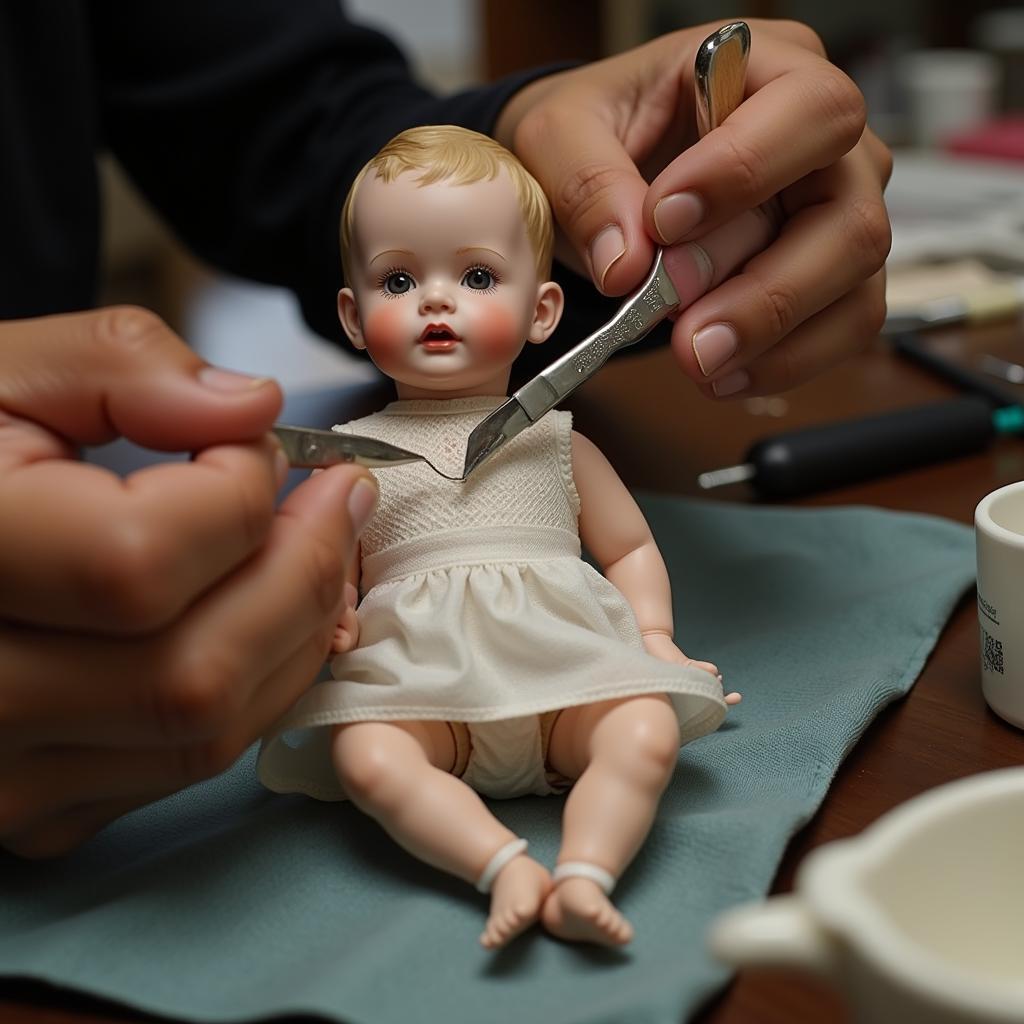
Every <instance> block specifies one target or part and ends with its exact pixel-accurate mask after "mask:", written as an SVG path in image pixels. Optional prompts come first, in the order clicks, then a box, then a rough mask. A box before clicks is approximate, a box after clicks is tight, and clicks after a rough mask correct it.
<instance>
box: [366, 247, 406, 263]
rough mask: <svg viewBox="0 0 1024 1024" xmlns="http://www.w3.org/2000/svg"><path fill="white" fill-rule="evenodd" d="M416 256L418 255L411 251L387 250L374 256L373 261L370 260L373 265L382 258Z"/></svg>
mask: <svg viewBox="0 0 1024 1024" xmlns="http://www.w3.org/2000/svg"><path fill="white" fill-rule="evenodd" d="M415 255H416V253H414V252H412V251H411V250H409V249H385V250H384V251H383V252H379V253H377V255H376V256H374V257H373V259H371V260H370V262H371V263H376V262H377V260H379V259H380V258H381V257H382V256H415Z"/></svg>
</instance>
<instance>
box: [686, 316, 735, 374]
mask: <svg viewBox="0 0 1024 1024" xmlns="http://www.w3.org/2000/svg"><path fill="white" fill-rule="evenodd" d="M691 344H692V345H693V354H694V355H695V356H696V357H697V362H698V364H699V365H700V372H701V373H703V374H704V376H705V377H709V376H710V375H711V374H712V373H714V372H715V370H717V369H718V368H719V367H720V366H722V365H724V364H725V362H726V361H727V360H729V359H731V358H732V356H733V354H734V353H735V352H736V349H737V348H739V344H740V339H739V337H738V336H737V334H736V331H735V330H733V328H732V327H730V326H729V324H708V326H707V327H702V328H701V329H700V330H699V331H695V332H694V335H693V338H692V339H691Z"/></svg>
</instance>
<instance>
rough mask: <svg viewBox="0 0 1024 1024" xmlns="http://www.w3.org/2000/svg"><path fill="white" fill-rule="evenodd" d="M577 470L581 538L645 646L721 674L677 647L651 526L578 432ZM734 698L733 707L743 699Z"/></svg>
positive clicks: (664, 576) (665, 573) (667, 590)
mask: <svg viewBox="0 0 1024 1024" xmlns="http://www.w3.org/2000/svg"><path fill="white" fill-rule="evenodd" d="M572 469H573V479H574V481H575V483H576V490H577V491H578V493H579V496H580V520H579V526H580V539H581V540H582V542H583V546H584V547H585V548H587V550H588V551H589V552H590V553H591V554H592V555H593V556H594V558H595V559H596V560H597V563H598V565H600V566H601V569H602V570H603V571H604V574H605V576H606V577H607V579H608V580H609V582H611V583H612V584H614V585H615V586H616V587H617V588H618V589H619V590H620V591H622V594H623V596H624V597H625V598H626V600H627V601H628V602H629V604H630V606H631V607H632V609H633V614H634V615H636V621H637V625H638V626H639V627H640V634H641V636H642V637H643V640H644V646H645V647H646V648H647V650H648V651H649V652H650V653H651V654H653V655H654V656H655V657H657V658H661V659H662V660H664V661H682V662H687V663H692V664H694V665H697V666H698V667H699V668H703V669H705V670H707V671H709V672H712V673H714V674H715V675H718V674H719V673H718V669H717V668H716V667H715V666H714V665H712V664H711V663H710V662H705V661H694V660H693V659H692V658H689V657H687V656H686V655H685V654H683V652H682V651H681V650H679V648H678V647H677V646H676V645H675V643H674V641H673V639H672V632H673V622H672V588H671V584H670V583H669V578H668V570H667V569H666V568H665V560H664V559H663V558H662V557H661V552H660V551H659V550H658V545H657V543H656V542H655V540H654V535H653V534H652V533H651V528H650V527H649V526H648V525H647V520H646V519H645V518H644V514H643V512H641V511H640V507H639V506H638V505H637V503H636V502H635V501H634V500H633V496H632V495H631V494H630V493H629V491H628V490H627V489H626V486H625V484H623V482H622V481H621V480H620V479H619V475H618V473H616V472H615V470H614V469H613V468H612V466H611V464H610V463H609V462H608V460H607V459H606V458H605V457H604V455H602V454H601V452H600V451H599V450H598V448H597V446H596V445H594V444H593V443H592V442H591V441H588V440H587V439H586V438H585V437H584V436H583V435H582V434H577V433H576V431H573V433H572ZM730 697H731V698H733V699H730V700H729V703H736V701H737V700H738V695H732V694H730Z"/></svg>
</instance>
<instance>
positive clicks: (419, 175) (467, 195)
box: [338, 125, 562, 397]
mask: <svg viewBox="0 0 1024 1024" xmlns="http://www.w3.org/2000/svg"><path fill="white" fill-rule="evenodd" d="M552 238H553V230H552V223H551V211H550V207H549V206H548V203H547V199H546V198H545V196H544V193H543V192H542V190H541V188H540V186H539V185H538V184H537V182H536V181H535V180H534V179H533V178H532V177H531V176H530V174H529V173H528V172H527V171H526V169H525V168H524V167H523V166H522V165H521V164H520V163H519V161H518V160H516V158H515V157H514V156H513V155H512V154H511V153H510V152H508V150H506V149H504V148H503V147H502V146H500V145H499V144H498V143H496V142H495V141H494V140H492V139H489V138H487V137H486V136H483V135H479V134H477V133H476V132H471V131H468V130H466V129H464V128H457V127H454V126H448V125H443V126H432V127H423V128H413V129H409V130H408V131H405V132H403V133H402V134H401V135H398V136H396V137H395V138H394V139H392V140H391V142H389V143H388V144H387V145H386V146H385V147H384V148H383V149H382V150H381V151H380V152H379V153H378V154H377V155H376V156H375V157H374V158H373V159H372V160H371V161H370V162H369V163H368V164H367V165H366V167H364V168H363V170H362V171H361V172H360V174H359V176H358V177H357V178H356V181H355V183H354V184H353V186H352V189H351V190H350V192H349V195H348V198H347V199H346V201H345V207H344V210H343V213H342V225H341V243H342V259H343V261H344V264H345V270H346V280H347V287H345V288H343V289H342V290H341V292H340V293H339V295H338V312H339V315H340V317H341V322H342V326H343V327H344V328H345V331H346V333H347V334H348V336H349V338H350V339H351V340H352V342H353V344H354V345H355V346H356V347H357V348H366V349H367V350H368V352H369V354H370V356H371V358H372V359H373V361H374V362H375V363H376V364H377V365H378V366H379V367H380V369H381V370H383V371H384V372H385V373H386V374H388V375H389V376H390V377H393V378H394V379H395V381H396V384H397V386H398V389H399V395H400V397H423V396H430V395H433V396H437V395H438V394H439V393H441V394H443V395H445V396H448V397H454V396H455V395H462V394H503V393H504V391H505V388H506V387H507V383H508V369H509V367H510V366H511V364H512V362H513V360H514V359H515V357H516V356H517V355H518V354H519V352H520V351H521V350H522V347H523V345H524V344H525V343H526V342H527V341H530V342H533V343H539V342H542V341H544V340H545V339H546V338H547V337H548V336H549V335H550V334H551V332H552V331H553V330H554V328H555V326H556V325H557V323H558V319H559V317H560V316H561V312H562V293H561V289H560V288H559V287H558V285H556V284H554V282H551V281H548V280H547V277H548V274H549V273H550V267H551V249H552Z"/></svg>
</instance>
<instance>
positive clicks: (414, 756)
mask: <svg viewBox="0 0 1024 1024" xmlns="http://www.w3.org/2000/svg"><path fill="white" fill-rule="evenodd" d="M331 755H332V758H333V761H334V768H335V771H336V772H337V773H338V778H339V780H340V781H341V784H342V786H343V788H344V790H345V792H346V793H347V794H348V796H349V798H350V799H351V800H352V802H353V803H354V804H355V805H356V806H357V807H358V808H359V809H360V810H361V811H363V812H365V813H366V814H368V815H370V817H371V818H374V819H375V820H376V821H377V822H378V823H379V824H380V825H381V827H382V828H383V829H384V831H385V832H387V833H388V835H390V836H391V837H392V838H393V839H394V840H395V842H397V843H398V844H399V845H400V846H401V847H403V848H404V849H405V850H408V852H409V853H411V854H412V855H413V856H414V857H418V858H419V859H420V860H422V861H425V862H426V863H427V864H430V865H432V866H433V867H436V868H440V869H441V870H442V871H446V872H448V874H451V875H456V876H457V877H459V878H462V879H464V880H465V881H467V882H471V883H474V884H477V885H478V887H480V888H481V889H482V890H483V891H490V893H491V909H490V915H489V917H488V919H487V924H486V925H485V927H484V932H483V934H482V935H481V937H480V941H481V943H482V944H483V945H484V946H485V947H487V948H488V949H494V948H497V947H499V946H503V945H504V944H505V943H507V942H508V941H510V940H511V939H512V938H514V937H515V936H516V935H518V934H519V933H520V932H522V931H523V930H525V929H526V928H527V927H529V925H531V924H532V923H533V922H534V921H536V920H537V918H538V917H539V915H540V908H541V906H542V904H543V902H544V898H545V897H546V896H547V894H548V893H549V892H550V890H551V875H550V874H549V873H548V871H547V869H546V868H544V867H542V866H541V865H540V864H538V863H537V862H536V861H535V860H533V859H532V858H530V857H527V856H526V855H525V853H522V852H520V851H519V850H517V849H516V848H515V847H514V846H511V845H510V844H513V843H515V841H516V837H515V835H513V833H512V832H510V831H509V830H508V829H507V828H506V827H505V826H504V825H502V824H501V822H499V821H498V820H497V819H496V818H495V817H494V816H493V815H492V814H491V812H490V811H489V810H488V809H487V807H486V806H485V804H484V802H483V801H482V800H481V799H480V797H479V796H478V795H477V794H476V793H475V792H474V791H473V790H472V789H470V788H469V786H467V785H466V784H465V783H464V782H463V781H462V780H461V779H457V778H455V777H454V776H453V775H451V774H450V772H451V771H452V768H453V767H454V764H455V741H454V738H453V736H452V731H451V728H450V727H449V726H448V724H447V723H446V722H356V723H353V724H351V725H343V726H338V727H337V728H336V729H335V731H334V736H333V740H332V745H331ZM503 851H507V853H504V854H503ZM506 858H507V859H506ZM503 861H504V862H503ZM495 867H497V872H496V873H495V872H494V868H495ZM488 868H490V869H491V870H490V872H489V873H490V874H491V875H492V876H493V877H492V878H490V879H486V878H482V876H484V873H485V871H487V869H488ZM481 882H486V887H485V886H484V885H483V884H480V883H481Z"/></svg>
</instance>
